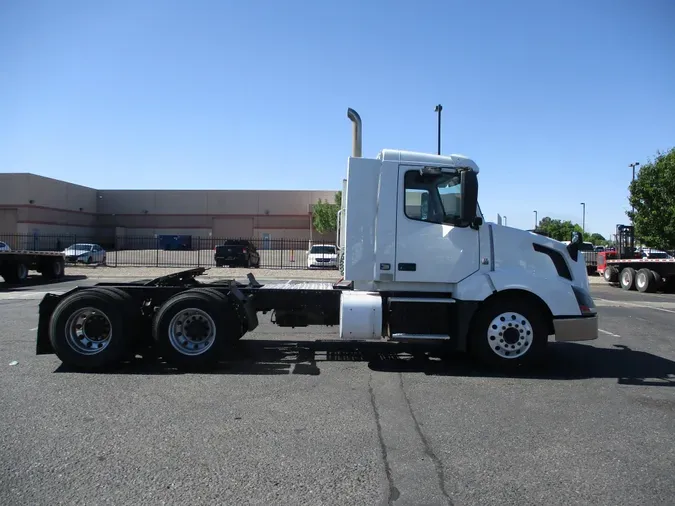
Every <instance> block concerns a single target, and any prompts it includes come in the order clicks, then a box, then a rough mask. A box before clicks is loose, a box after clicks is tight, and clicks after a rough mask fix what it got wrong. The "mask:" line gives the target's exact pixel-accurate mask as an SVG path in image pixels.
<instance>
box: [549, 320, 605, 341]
mask: <svg viewBox="0 0 675 506" xmlns="http://www.w3.org/2000/svg"><path fill="white" fill-rule="evenodd" d="M553 329H554V332H555V340H556V341H563V342H566V341H592V340H593V339H597V338H598V315H597V314H596V315H593V316H579V317H573V318H557V319H556V318H554V319H553Z"/></svg>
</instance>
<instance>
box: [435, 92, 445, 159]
mask: <svg viewBox="0 0 675 506" xmlns="http://www.w3.org/2000/svg"><path fill="white" fill-rule="evenodd" d="M442 110H443V106H442V105H441V104H438V105H437V106H436V107H435V108H434V112H437V113H438V154H439V155H440V154H441V111H442Z"/></svg>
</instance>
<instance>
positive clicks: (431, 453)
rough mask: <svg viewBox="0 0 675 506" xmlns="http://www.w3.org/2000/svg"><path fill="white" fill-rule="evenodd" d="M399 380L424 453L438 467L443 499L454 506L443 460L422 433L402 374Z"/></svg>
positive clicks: (437, 474)
mask: <svg viewBox="0 0 675 506" xmlns="http://www.w3.org/2000/svg"><path fill="white" fill-rule="evenodd" d="M398 378H399V383H400V386H401V392H402V393H403V398H404V399H405V402H406V404H407V405H408V411H409V412H410V417H411V418H412V420H413V423H414V425H415V432H417V435H418V436H419V437H420V439H421V440H422V444H423V445H424V453H425V454H426V455H427V456H428V457H429V458H430V459H431V460H432V462H433V463H434V466H435V467H436V476H437V477H438V486H439V488H440V489H441V493H442V494H443V497H445V500H446V501H447V503H448V506H453V502H452V499H450V495H449V494H448V492H447V490H446V489H445V475H444V473H443V464H442V463H441V460H440V459H439V458H438V457H437V456H436V454H435V453H434V451H433V450H432V448H431V444H429V441H428V440H427V438H426V436H425V435H424V433H423V432H422V428H421V427H420V424H419V422H418V421H417V417H416V416H415V412H414V411H413V409H412V405H411V404H410V399H409V398H408V394H407V392H406V391H405V387H404V386H403V375H402V374H401V373H398Z"/></svg>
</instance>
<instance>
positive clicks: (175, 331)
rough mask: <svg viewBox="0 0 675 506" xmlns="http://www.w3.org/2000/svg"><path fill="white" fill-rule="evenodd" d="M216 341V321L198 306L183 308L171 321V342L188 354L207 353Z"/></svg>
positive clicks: (178, 350)
mask: <svg viewBox="0 0 675 506" xmlns="http://www.w3.org/2000/svg"><path fill="white" fill-rule="evenodd" d="M215 341H216V323H215V322H214V321H213V318H211V316H210V315H209V314H208V313H207V312H206V311H203V310H201V309H198V308H192V307H191V308H187V309H182V310H181V311H179V312H178V313H176V314H175V315H174V317H173V318H172V319H171V322H170V323H169V342H170V343H171V346H173V348H174V349H175V350H176V351H177V352H179V353H181V354H183V355H188V356H196V355H201V354H202V353H206V352H207V351H208V350H209V349H210V348H211V347H212V346H213V343H215Z"/></svg>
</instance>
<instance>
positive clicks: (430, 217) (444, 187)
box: [404, 170, 461, 224]
mask: <svg viewBox="0 0 675 506" xmlns="http://www.w3.org/2000/svg"><path fill="white" fill-rule="evenodd" d="M460 187H461V185H460V183H459V177H458V176H457V175H454V174H440V175H439V174H436V175H428V174H424V175H422V174H420V172H419V171H416V170H410V171H408V172H406V174H405V177H404V190H405V202H404V205H405V215H406V216H407V217H408V218H410V219H411V220H420V221H427V222H430V223H447V224H455V223H456V222H457V221H458V220H459V219H460V215H461V208H460V203H461V201H460V193H461V192H460Z"/></svg>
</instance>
